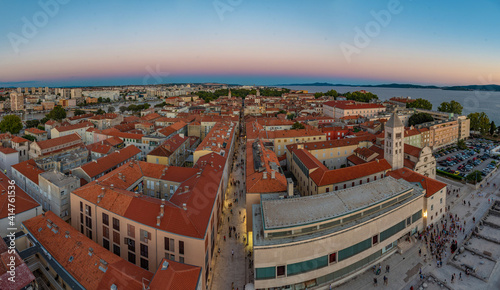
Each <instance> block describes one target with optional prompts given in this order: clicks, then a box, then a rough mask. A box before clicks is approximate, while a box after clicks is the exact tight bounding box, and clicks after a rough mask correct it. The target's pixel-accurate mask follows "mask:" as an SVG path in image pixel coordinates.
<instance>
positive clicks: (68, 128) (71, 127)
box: [54, 122, 94, 132]
mask: <svg viewBox="0 0 500 290" xmlns="http://www.w3.org/2000/svg"><path fill="white" fill-rule="evenodd" d="M88 127H94V124H92V123H91V122H82V123H78V124H75V125H69V126H61V127H55V128H54V129H55V130H57V131H58V132H67V131H71V130H77V129H81V128H88Z"/></svg>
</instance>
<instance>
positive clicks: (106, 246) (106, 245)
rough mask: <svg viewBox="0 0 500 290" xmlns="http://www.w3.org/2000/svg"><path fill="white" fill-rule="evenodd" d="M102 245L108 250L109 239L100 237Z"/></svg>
mask: <svg viewBox="0 0 500 290" xmlns="http://www.w3.org/2000/svg"><path fill="white" fill-rule="evenodd" d="M102 246H103V247H104V248H105V249H106V250H109V241H108V240H106V239H102Z"/></svg>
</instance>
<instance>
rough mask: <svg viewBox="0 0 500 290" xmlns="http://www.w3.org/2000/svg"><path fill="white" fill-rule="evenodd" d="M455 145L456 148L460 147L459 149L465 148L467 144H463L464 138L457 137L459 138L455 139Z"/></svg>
mask: <svg viewBox="0 0 500 290" xmlns="http://www.w3.org/2000/svg"><path fill="white" fill-rule="evenodd" d="M457 147H458V149H460V150H464V149H467V145H466V144H465V140H464V139H459V140H458V141H457Z"/></svg>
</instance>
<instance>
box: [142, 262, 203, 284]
mask: <svg viewBox="0 0 500 290" xmlns="http://www.w3.org/2000/svg"><path fill="white" fill-rule="evenodd" d="M200 285H201V268H200V267H196V266H191V265H187V264H183V263H178V262H175V261H172V260H167V259H165V258H164V259H163V260H162V261H161V262H160V267H158V270H156V273H155V275H154V277H153V280H151V283H150V284H149V288H150V289H171V290H185V289H186V290H187V289H193V290H194V289H198V287H201V286H200Z"/></svg>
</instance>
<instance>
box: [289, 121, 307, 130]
mask: <svg viewBox="0 0 500 290" xmlns="http://www.w3.org/2000/svg"><path fill="white" fill-rule="evenodd" d="M305 128H306V126H304V124H301V123H299V122H295V123H294V124H293V125H292V129H296V130H298V129H305Z"/></svg>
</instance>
